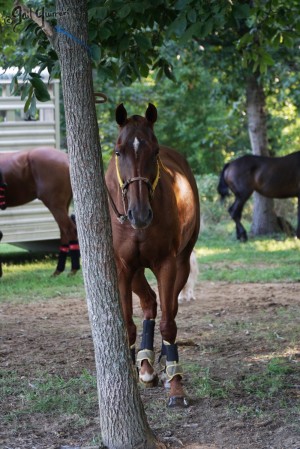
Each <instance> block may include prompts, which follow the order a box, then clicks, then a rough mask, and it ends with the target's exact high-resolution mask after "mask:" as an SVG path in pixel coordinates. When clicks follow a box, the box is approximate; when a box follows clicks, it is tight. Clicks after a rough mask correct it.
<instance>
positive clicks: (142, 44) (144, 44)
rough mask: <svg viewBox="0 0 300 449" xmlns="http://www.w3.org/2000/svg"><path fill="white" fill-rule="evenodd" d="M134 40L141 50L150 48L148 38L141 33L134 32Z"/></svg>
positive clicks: (150, 44)
mask: <svg viewBox="0 0 300 449" xmlns="http://www.w3.org/2000/svg"><path fill="white" fill-rule="evenodd" d="M134 40H135V42H136V43H137V45H138V47H139V48H140V49H141V50H149V49H150V48H152V43H151V41H150V39H149V38H148V37H146V36H144V35H142V34H136V35H135V36H134Z"/></svg>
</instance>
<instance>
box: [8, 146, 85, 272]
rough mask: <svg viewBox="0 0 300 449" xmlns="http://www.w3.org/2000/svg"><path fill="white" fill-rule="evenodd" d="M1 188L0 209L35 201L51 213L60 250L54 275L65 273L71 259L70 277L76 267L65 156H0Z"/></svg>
mask: <svg viewBox="0 0 300 449" xmlns="http://www.w3.org/2000/svg"><path fill="white" fill-rule="evenodd" d="M0 170H1V172H2V176H3V181H4V183H3V187H2V190H0V193H1V195H2V200H1V196H0V208H1V209H5V208H6V207H14V206H21V205H23V204H26V203H29V202H30V201H33V200H35V199H36V198H38V199H39V200H41V201H42V202H43V203H44V205H45V206H46V207H47V208H48V209H49V210H50V212H51V213H52V215H53V217H54V219H55V221H56V223H57V224H58V227H59V230H60V238H61V243H60V248H59V256H58V263H57V268H56V270H55V272H54V273H53V274H54V275H58V274H60V273H61V272H62V271H64V269H65V263H66V257H67V255H68V253H69V252H70V255H71V264H72V267H71V273H72V274H75V273H76V271H77V270H78V269H79V268H80V267H79V246H78V240H77V230H76V225H75V223H74V221H73V220H72V218H71V217H69V215H68V210H69V206H70V203H71V200H72V189H71V182H70V174H69V160H68V155H67V154H65V153H63V152H62V151H59V150H56V149H54V148H44V147H41V148H35V149H32V150H29V151H20V152H13V153H0Z"/></svg>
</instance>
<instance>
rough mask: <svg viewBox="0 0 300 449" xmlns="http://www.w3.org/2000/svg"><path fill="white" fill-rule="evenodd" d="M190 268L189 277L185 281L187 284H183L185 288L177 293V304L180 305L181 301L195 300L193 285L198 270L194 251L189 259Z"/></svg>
mask: <svg viewBox="0 0 300 449" xmlns="http://www.w3.org/2000/svg"><path fill="white" fill-rule="evenodd" d="M190 268H191V270H190V275H189V278H188V280H187V283H186V284H185V286H184V287H183V289H182V290H181V292H180V293H179V296H178V302H179V303H181V302H183V301H191V300H193V299H195V292H194V288H195V284H196V282H197V277H198V272H199V269H198V263H197V258H196V254H195V252H194V251H193V252H192V254H191V258H190Z"/></svg>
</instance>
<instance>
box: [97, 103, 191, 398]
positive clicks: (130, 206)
mask: <svg viewBox="0 0 300 449" xmlns="http://www.w3.org/2000/svg"><path fill="white" fill-rule="evenodd" d="M156 120H157V110H156V108H155V106H154V105H152V104H149V106H148V108H147V111H146V114H145V117H142V116H139V115H133V116H132V117H129V118H128V117H127V112H126V109H125V108H124V106H123V104H121V105H119V106H118V108H117V109H116V121H117V123H118V125H119V136H118V140H117V143H116V147H115V154H114V156H113V157H112V159H111V161H110V163H109V166H108V170H107V173H106V183H107V187H108V192H109V200H110V201H109V202H110V214H111V221H112V231H113V244H114V251H115V259H116V265H117V271H118V280H119V289H120V296H121V302H122V308H123V313H124V318H125V323H126V326H127V331H128V337H129V344H130V347H131V353H132V357H133V360H135V342H136V326H135V324H134V321H133V317H132V313H133V310H132V291H133V292H134V293H136V294H137V295H138V296H139V298H140V303H141V307H142V310H143V315H144V322H143V336H142V342H141V346H140V350H139V352H138V354H137V364H138V367H139V379H140V381H141V382H142V383H143V384H144V385H145V386H154V385H156V384H157V380H158V376H157V374H156V372H155V370H154V351H153V339H154V326H155V318H156V315H157V302H156V294H155V292H154V291H153V290H152V289H151V287H150V285H149V284H148V282H147V280H146V278H145V275H144V269H145V268H150V269H151V271H152V272H153V273H154V275H155V276H156V279H157V282H158V291H159V300H160V308H161V321H160V332H161V336H162V350H161V355H160V365H161V367H162V368H161V370H162V371H164V373H165V378H166V383H165V385H166V386H168V387H170V397H169V406H176V405H183V406H185V405H187V399H186V397H185V394H184V390H183V386H182V376H183V373H182V368H181V365H180V363H179V357H178V350H177V344H176V334H177V326H176V322H175V317H176V314H177V309H178V295H179V293H180V291H181V290H182V288H183V286H184V285H185V284H186V281H187V279H188V276H189V271H190V263H189V260H190V255H191V253H192V250H193V247H194V245H195V243H196V241H197V237H198V233H199V223H200V207H199V197H198V190H197V186H196V182H195V179H194V177H193V174H192V172H191V169H190V168H189V166H188V164H187V162H186V160H185V159H184V157H183V156H181V155H180V154H179V153H177V152H176V151H174V150H172V149H170V148H167V147H163V146H159V144H158V141H157V139H156V136H155V134H154V130H153V125H154V123H155V122H156Z"/></svg>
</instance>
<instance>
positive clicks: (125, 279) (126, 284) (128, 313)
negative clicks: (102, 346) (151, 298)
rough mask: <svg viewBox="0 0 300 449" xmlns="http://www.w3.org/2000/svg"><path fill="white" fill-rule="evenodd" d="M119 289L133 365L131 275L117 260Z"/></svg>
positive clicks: (134, 332) (134, 336)
mask: <svg viewBox="0 0 300 449" xmlns="http://www.w3.org/2000/svg"><path fill="white" fill-rule="evenodd" d="M117 269H118V281H119V291H120V298H121V304H122V310H123V316H124V321H125V326H126V330H127V335H128V340H129V346H130V352H131V358H132V363H133V365H134V366H135V342H136V325H135V324H134V321H133V308H132V291H131V279H132V276H131V275H130V274H129V273H128V272H127V271H126V270H124V269H123V266H122V263H121V262H120V261H119V262H117Z"/></svg>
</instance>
